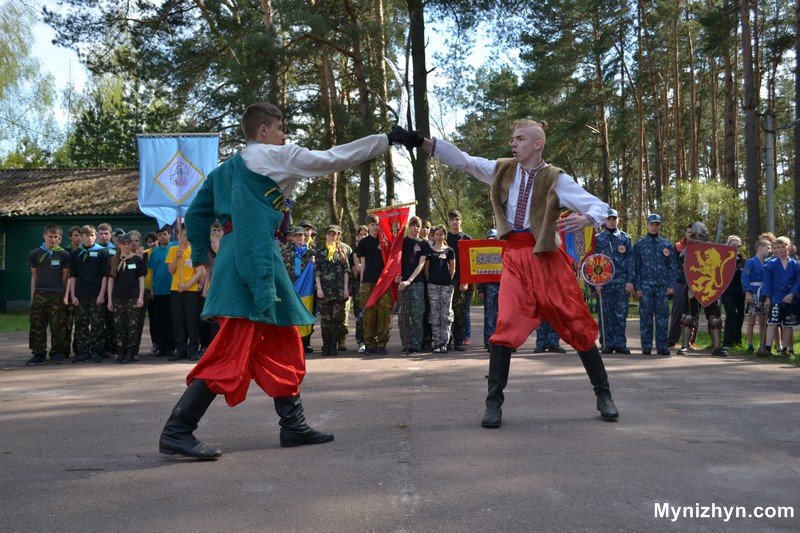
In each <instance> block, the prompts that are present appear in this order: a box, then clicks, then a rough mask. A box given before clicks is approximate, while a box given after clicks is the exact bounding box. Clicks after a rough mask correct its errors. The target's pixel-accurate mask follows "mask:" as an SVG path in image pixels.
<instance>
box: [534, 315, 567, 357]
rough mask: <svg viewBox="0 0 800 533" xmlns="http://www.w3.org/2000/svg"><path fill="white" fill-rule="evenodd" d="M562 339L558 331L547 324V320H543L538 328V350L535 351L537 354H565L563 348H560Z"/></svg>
mask: <svg viewBox="0 0 800 533" xmlns="http://www.w3.org/2000/svg"><path fill="white" fill-rule="evenodd" d="M560 343H561V337H559V336H558V333H556V330H554V329H553V327H552V326H551V325H550V324H548V323H547V320H542V322H541V324H539V327H538V328H536V348H535V349H534V352H535V353H542V352H547V351H550V352H564V351H566V350H564V349H563V348H561V346H560Z"/></svg>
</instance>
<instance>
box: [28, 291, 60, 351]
mask: <svg viewBox="0 0 800 533" xmlns="http://www.w3.org/2000/svg"><path fill="white" fill-rule="evenodd" d="M30 321H31V326H30V335H29V339H28V340H29V345H30V348H31V352H32V353H33V355H39V356H43V357H44V356H46V355H47V327H48V326H49V327H50V357H53V356H56V355H61V356H66V355H67V354H69V338H68V337H67V333H68V332H67V306H66V305H64V295H63V294H58V293H55V292H39V293H36V294H34V295H33V300H32V301H31V319H30Z"/></svg>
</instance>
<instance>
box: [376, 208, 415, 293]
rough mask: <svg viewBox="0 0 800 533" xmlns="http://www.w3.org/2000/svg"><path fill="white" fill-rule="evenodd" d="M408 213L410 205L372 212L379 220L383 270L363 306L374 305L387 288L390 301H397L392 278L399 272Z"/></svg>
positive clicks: (395, 287)
mask: <svg viewBox="0 0 800 533" xmlns="http://www.w3.org/2000/svg"><path fill="white" fill-rule="evenodd" d="M410 213H411V208H410V207H387V208H386V209H384V210H383V211H377V212H375V213H374V215H375V216H377V217H378V220H379V221H380V223H379V226H380V228H379V229H378V241H379V242H380V245H381V252H382V253H383V272H381V277H380V278H378V283H376V284H375V290H373V291H372V295H371V296H370V297H369V300H368V301H367V304H366V305H365V306H364V307H370V306H373V305H375V304H376V303H377V302H378V299H380V297H381V296H383V295H384V294H386V291H388V290H389V289H391V290H392V303H394V302H396V301H397V285H395V283H394V279H395V278H396V277H397V276H398V275H399V274H400V266H401V265H400V262H401V259H402V258H401V256H402V255H403V237H405V234H406V223H407V222H408V215H409V214H410Z"/></svg>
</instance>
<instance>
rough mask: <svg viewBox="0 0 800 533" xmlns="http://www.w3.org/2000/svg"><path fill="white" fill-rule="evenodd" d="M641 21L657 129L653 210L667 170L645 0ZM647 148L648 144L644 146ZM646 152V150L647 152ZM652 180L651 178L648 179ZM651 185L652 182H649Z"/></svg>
mask: <svg viewBox="0 0 800 533" xmlns="http://www.w3.org/2000/svg"><path fill="white" fill-rule="evenodd" d="M638 5H639V13H640V17H639V21H640V23H641V25H642V28H643V33H642V35H643V37H644V47H645V52H646V53H647V70H648V75H649V78H650V97H651V98H652V100H653V126H654V128H653V129H654V131H655V138H654V139H653V153H654V154H655V157H656V161H655V170H654V175H653V176H652V185H654V186H655V190H654V191H650V194H648V196H649V197H648V206H647V207H648V209H650V210H652V209H654V208H655V202H656V201H657V200H661V182H662V180H663V179H664V174H665V173H666V171H665V162H664V129H663V126H662V122H663V120H662V118H661V116H662V115H661V113H662V110H661V98H660V97H659V91H658V80H657V75H656V69H655V66H654V64H653V53H654V52H653V49H652V46H651V44H650V33H649V30H648V28H647V9H646V7H645V6H644V1H643V0H639V2H638ZM644 148H645V150H646V149H647V146H646V145H645V146H644ZM645 153H646V152H645ZM648 181H650V180H648ZM648 185H650V183H648Z"/></svg>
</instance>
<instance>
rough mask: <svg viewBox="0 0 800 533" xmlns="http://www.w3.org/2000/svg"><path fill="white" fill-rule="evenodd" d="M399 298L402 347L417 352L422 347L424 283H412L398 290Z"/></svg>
mask: <svg viewBox="0 0 800 533" xmlns="http://www.w3.org/2000/svg"><path fill="white" fill-rule="evenodd" d="M400 298H401V305H402V307H401V309H402V311H403V312H402V314H401V317H400V318H401V320H403V327H404V328H405V334H404V335H401V337H405V338H403V339H401V340H402V342H403V344H404V346H403V349H404V350H407V351H409V352H418V351H420V349H421V348H422V340H423V338H422V334H423V331H422V320H423V319H424V318H425V284H424V283H422V282H419V283H412V284H411V285H409V286H408V287H406V288H405V290H403V291H402V292H400Z"/></svg>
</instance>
